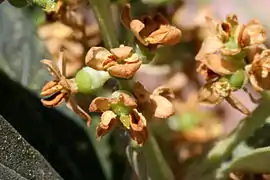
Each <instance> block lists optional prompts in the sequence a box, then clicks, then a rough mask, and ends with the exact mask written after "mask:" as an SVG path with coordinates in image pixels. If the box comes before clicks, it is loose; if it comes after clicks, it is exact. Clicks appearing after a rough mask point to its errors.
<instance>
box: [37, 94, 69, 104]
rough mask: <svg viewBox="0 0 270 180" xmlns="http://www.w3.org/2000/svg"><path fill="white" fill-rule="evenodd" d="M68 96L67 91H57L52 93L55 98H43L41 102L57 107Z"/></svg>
mask: <svg viewBox="0 0 270 180" xmlns="http://www.w3.org/2000/svg"><path fill="white" fill-rule="evenodd" d="M66 96H67V95H66V94H65V93H56V94H54V95H52V98H53V99H50V98H49V99H41V102H42V104H43V105H44V106H46V107H56V106H59V105H60V104H61V103H62V102H64V101H65V98H66Z"/></svg>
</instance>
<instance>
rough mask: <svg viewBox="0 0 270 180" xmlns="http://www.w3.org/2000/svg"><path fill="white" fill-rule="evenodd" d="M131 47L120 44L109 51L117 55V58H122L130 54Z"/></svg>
mask: <svg viewBox="0 0 270 180" xmlns="http://www.w3.org/2000/svg"><path fill="white" fill-rule="evenodd" d="M132 51H133V49H132V47H129V46H120V47H119V48H113V49H111V53H112V54H113V55H114V56H116V57H117V59H120V60H124V59H126V58H128V57H129V56H131V54H132Z"/></svg>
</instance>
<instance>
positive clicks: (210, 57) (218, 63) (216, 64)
mask: <svg viewBox="0 0 270 180" xmlns="http://www.w3.org/2000/svg"><path fill="white" fill-rule="evenodd" d="M202 62H203V63H204V64H205V65H206V66H207V67H208V68H209V69H210V70H211V71H213V72H214V73H216V74H218V75H221V76H224V75H228V74H232V73H234V72H235V71H237V70H238V69H239V68H238V67H237V66H236V65H234V64H233V63H232V62H231V61H227V60H225V59H223V57H222V55H221V54H219V53H216V54H207V55H205V57H204V59H203V60H202Z"/></svg>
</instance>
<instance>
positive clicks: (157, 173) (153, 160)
mask: <svg viewBox="0 0 270 180" xmlns="http://www.w3.org/2000/svg"><path fill="white" fill-rule="evenodd" d="M89 2H90V3H91V5H92V8H93V10H94V13H95V16H96V18H97V21H98V23H99V27H100V29H101V33H102V36H103V40H104V42H105V44H106V47H107V48H110V49H111V48H114V47H117V46H118V45H119V42H118V40H117V36H116V32H115V29H114V27H113V20H112V14H111V10H110V1H109V0H89ZM130 81H132V80H130ZM119 83H120V86H121V87H122V88H124V89H127V90H130V89H131V88H132V87H130V86H131V85H132V84H133V83H127V81H126V80H120V81H119ZM150 120H151V119H149V121H150ZM148 131H149V138H148V140H147V141H146V143H145V145H144V146H143V147H141V148H138V149H139V150H141V152H142V153H141V154H142V155H143V159H144V161H145V162H146V164H147V166H146V168H145V167H144V165H143V161H137V162H136V164H138V166H140V167H143V169H144V171H145V172H147V174H146V177H147V179H149V178H150V179H151V180H173V179H174V178H173V174H172V172H171V170H170V168H169V167H168V165H167V163H166V161H165V159H164V157H163V155H162V152H161V150H160V149H159V146H158V144H157V142H156V139H155V137H154V136H152V135H151V130H150V128H148ZM135 149H137V148H135ZM131 165H134V164H133V163H131ZM133 168H134V169H135V171H136V167H134V166H133ZM136 173H137V172H136ZM138 177H142V176H140V174H138ZM141 180H145V178H142V179H141Z"/></svg>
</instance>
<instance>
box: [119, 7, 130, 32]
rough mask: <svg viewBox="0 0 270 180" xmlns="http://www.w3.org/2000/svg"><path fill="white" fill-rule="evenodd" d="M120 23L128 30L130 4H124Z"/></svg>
mask: <svg viewBox="0 0 270 180" xmlns="http://www.w3.org/2000/svg"><path fill="white" fill-rule="evenodd" d="M121 21H122V23H123V24H124V25H125V26H126V27H127V28H128V29H129V28H130V27H129V26H130V22H131V6H130V4H125V5H124V7H123V11H122V14H121Z"/></svg>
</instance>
